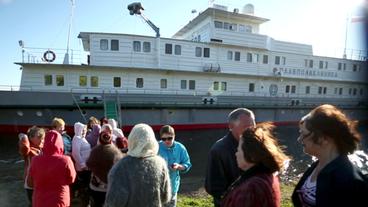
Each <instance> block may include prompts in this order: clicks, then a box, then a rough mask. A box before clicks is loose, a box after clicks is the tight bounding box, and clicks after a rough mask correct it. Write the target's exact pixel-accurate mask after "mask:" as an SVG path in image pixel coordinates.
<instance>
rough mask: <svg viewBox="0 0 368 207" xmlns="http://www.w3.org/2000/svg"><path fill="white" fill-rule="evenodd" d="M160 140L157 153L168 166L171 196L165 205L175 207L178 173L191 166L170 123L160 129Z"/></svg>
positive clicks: (185, 151)
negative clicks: (176, 139)
mask: <svg viewBox="0 0 368 207" xmlns="http://www.w3.org/2000/svg"><path fill="white" fill-rule="evenodd" d="M160 137H161V141H160V142H159V146H160V148H159V152H158V154H159V155H160V156H161V157H162V158H164V159H165V160H166V163H167V165H168V168H169V174H170V180H171V190H172V198H171V200H170V202H169V203H168V204H167V205H165V206H166V207H175V206H176V201H177V193H178V191H179V185H180V173H186V172H188V171H189V169H190V168H191V167H192V164H191V163H190V158H189V155H188V152H187V149H186V148H185V147H184V145H183V144H181V143H180V142H177V141H175V131H174V128H173V127H172V126H170V125H165V126H163V127H161V129H160Z"/></svg>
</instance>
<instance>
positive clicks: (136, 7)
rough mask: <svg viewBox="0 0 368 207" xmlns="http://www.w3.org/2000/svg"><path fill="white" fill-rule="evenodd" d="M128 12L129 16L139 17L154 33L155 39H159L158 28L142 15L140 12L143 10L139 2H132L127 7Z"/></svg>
mask: <svg viewBox="0 0 368 207" xmlns="http://www.w3.org/2000/svg"><path fill="white" fill-rule="evenodd" d="M128 10H129V12H130V15H134V14H136V15H139V16H141V17H142V19H143V20H144V21H145V22H146V23H147V24H148V25H149V26H150V27H151V28H152V29H153V30H154V31H155V32H156V37H160V28H158V27H156V25H155V24H153V23H152V22H151V21H150V20H149V19H148V18H147V17H146V16H144V15H143V14H142V10H144V8H143V7H142V4H141V3H140V2H134V3H131V4H129V5H128Z"/></svg>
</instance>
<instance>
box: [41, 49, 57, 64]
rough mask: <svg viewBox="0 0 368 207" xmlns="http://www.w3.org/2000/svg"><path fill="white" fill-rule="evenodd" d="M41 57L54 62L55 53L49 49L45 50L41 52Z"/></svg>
mask: <svg viewBox="0 0 368 207" xmlns="http://www.w3.org/2000/svg"><path fill="white" fill-rule="evenodd" d="M43 59H44V60H45V61H46V62H49V63H51V62H54V60H55V59H56V55H55V53H54V52H53V51H51V50H47V51H46V52H45V53H43Z"/></svg>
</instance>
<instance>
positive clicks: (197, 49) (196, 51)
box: [195, 47, 202, 57]
mask: <svg viewBox="0 0 368 207" xmlns="http://www.w3.org/2000/svg"><path fill="white" fill-rule="evenodd" d="M195 56H196V57H202V48H201V47H196V48H195Z"/></svg>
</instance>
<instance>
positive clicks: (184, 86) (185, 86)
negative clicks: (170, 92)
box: [180, 80, 187, 89]
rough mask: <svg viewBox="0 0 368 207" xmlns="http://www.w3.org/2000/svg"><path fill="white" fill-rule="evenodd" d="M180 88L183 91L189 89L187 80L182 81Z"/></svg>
mask: <svg viewBox="0 0 368 207" xmlns="http://www.w3.org/2000/svg"><path fill="white" fill-rule="evenodd" d="M180 88H181V89H187V80H181V81H180Z"/></svg>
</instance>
